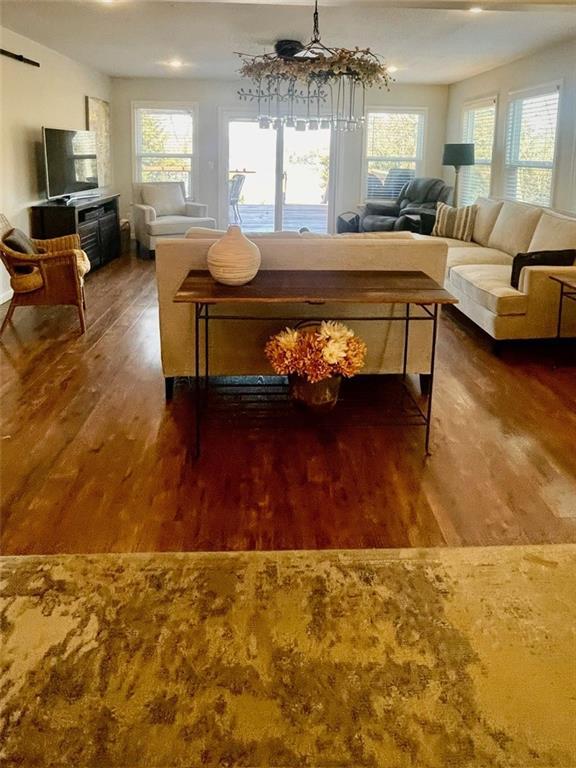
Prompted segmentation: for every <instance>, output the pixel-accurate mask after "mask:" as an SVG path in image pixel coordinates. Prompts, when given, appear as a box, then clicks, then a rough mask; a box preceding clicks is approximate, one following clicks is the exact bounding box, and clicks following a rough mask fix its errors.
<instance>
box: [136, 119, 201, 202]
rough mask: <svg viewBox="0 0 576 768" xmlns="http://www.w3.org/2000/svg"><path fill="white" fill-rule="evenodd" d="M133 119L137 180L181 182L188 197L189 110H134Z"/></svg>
mask: <svg viewBox="0 0 576 768" xmlns="http://www.w3.org/2000/svg"><path fill="white" fill-rule="evenodd" d="M134 117H135V120H134V125H135V134H136V135H135V147H136V177H137V181H143V182H146V181H183V182H184V183H185V185H186V196H187V197H189V196H191V195H192V173H193V154H194V149H193V148H194V112H193V110H192V109H186V108H184V107H183V108H178V109H171V108H155V107H151V108H150V107H137V108H135V110H134Z"/></svg>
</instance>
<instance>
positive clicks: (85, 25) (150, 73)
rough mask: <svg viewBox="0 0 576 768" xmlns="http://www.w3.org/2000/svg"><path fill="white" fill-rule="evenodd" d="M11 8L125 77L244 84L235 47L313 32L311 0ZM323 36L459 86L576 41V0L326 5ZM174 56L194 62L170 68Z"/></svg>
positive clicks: (79, 56)
mask: <svg viewBox="0 0 576 768" xmlns="http://www.w3.org/2000/svg"><path fill="white" fill-rule="evenodd" d="M472 5H481V6H482V7H483V8H485V9H486V10H485V11H484V12H483V13H479V14H473V13H470V12H469V10H468V8H469V7H470V6H472ZM496 7H498V8H504V9H505V10H493V8H496ZM0 9H1V22H2V24H3V25H4V26H5V27H7V28H9V29H11V30H13V31H15V32H18V33H20V34H22V35H25V36H27V37H30V38H32V39H33V40H36V41H37V42H40V43H42V44H44V45H46V46H48V47H50V48H53V49H55V50H57V51H60V52H61V53H64V54H66V55H67V56H70V57H71V58H73V59H76V60H77V61H80V62H83V63H84V64H87V65H89V66H91V67H93V68H95V69H97V70H100V71H101V72H104V73H106V74H108V75H112V76H116V77H193V78H208V79H212V78H217V79H226V80H229V79H233V78H234V77H235V73H236V70H237V68H238V61H237V59H236V57H235V56H234V55H233V52H234V51H242V52H245V53H262V52H264V51H265V50H268V51H269V50H271V49H272V46H273V43H274V41H275V40H276V39H279V38H295V39H300V40H303V41H306V40H308V39H309V37H310V33H311V27H312V0H295V2H294V4H292V3H291V4H287V3H285V2H273V0H253V2H242V3H241V2H236V0H212V2H202V3H200V2H195V0H181V1H177V2H175V1H174V0H111V1H110V0H109V2H107V3H106V2H103V0H67V1H66V0H2V2H1V3H0ZM320 29H321V33H322V40H323V42H325V43H327V44H329V45H335V46H346V47H354V46H356V45H358V46H360V47H366V46H369V47H371V48H372V50H373V51H375V52H377V53H380V54H382V55H383V56H384V57H385V59H386V61H387V63H388V64H392V65H394V66H396V67H398V71H397V73H396V74H395V77H396V80H397V81H398V82H400V83H452V82H455V81H458V80H462V79H464V78H466V77H471V76H472V75H475V74H478V73H480V72H484V71H486V70H488V69H492V68H493V67H497V66H499V65H501V64H505V63H507V62H509V61H512V60H513V59H517V58H519V57H521V56H524V55H526V54H528V53H530V52H531V51H533V50H536V49H538V48H541V47H543V46H546V45H550V44H552V43H554V42H556V41H560V40H563V39H566V38H569V37H573V36H576V0H571V1H570V2H568V3H561V2H560V3H559V2H554V3H550V0H538V2H535V0H526V1H525V2H522V3H514V2H512V0H509V1H508V2H502V1H500V2H496V0H471V2H467V3H463V2H461V0H429V1H428V2H426V0H404V2H400V0H396V2H393V1H392V0H384V2H382V1H380V2H377V1H376V0H330V1H329V2H323V1H322V0H321V3H320ZM16 53H18V51H16ZM173 59H179V60H181V61H182V62H183V63H184V66H182V67H181V68H180V69H178V70H174V69H171V68H170V67H169V66H166V62H168V61H171V60H173Z"/></svg>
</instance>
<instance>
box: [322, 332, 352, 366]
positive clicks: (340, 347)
mask: <svg viewBox="0 0 576 768" xmlns="http://www.w3.org/2000/svg"><path fill="white" fill-rule="evenodd" d="M347 349H348V342H347V340H346V339H344V338H340V339H334V338H333V339H330V340H329V341H328V342H327V343H326V346H325V347H324V349H323V350H322V357H323V358H324V360H326V362H327V363H330V364H331V365H335V364H336V363H339V362H340V361H341V360H343V359H344V358H345V357H346V350H347Z"/></svg>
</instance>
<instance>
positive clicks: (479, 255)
mask: <svg viewBox="0 0 576 768" xmlns="http://www.w3.org/2000/svg"><path fill="white" fill-rule="evenodd" d="M511 263H512V256H510V255H509V254H507V253H504V251H498V250H497V249H496V248H482V247H480V246H479V245H474V244H473V243H470V247H468V248H448V259H447V268H448V271H450V270H451V269H452V268H453V267H460V266H462V265H463V264H504V265H506V266H509V265H510V264H511Z"/></svg>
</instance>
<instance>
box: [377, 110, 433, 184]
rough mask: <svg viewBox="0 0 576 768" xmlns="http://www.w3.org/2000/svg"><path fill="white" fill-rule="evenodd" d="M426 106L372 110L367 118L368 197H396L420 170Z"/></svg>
mask: <svg viewBox="0 0 576 768" xmlns="http://www.w3.org/2000/svg"><path fill="white" fill-rule="evenodd" d="M424 117H425V113H424V111H423V110H410V111H402V110H385V111H382V112H369V113H368V118H367V121H366V165H365V174H366V187H365V195H366V198H367V199H378V198H380V199H388V198H395V197H396V196H397V195H398V193H399V192H400V190H401V189H402V187H403V186H404V184H405V183H406V182H407V181H410V179H413V178H414V176H416V175H417V174H418V173H420V166H421V164H422V150H423V145H424Z"/></svg>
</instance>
